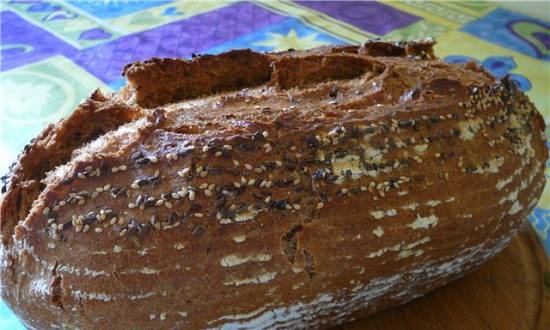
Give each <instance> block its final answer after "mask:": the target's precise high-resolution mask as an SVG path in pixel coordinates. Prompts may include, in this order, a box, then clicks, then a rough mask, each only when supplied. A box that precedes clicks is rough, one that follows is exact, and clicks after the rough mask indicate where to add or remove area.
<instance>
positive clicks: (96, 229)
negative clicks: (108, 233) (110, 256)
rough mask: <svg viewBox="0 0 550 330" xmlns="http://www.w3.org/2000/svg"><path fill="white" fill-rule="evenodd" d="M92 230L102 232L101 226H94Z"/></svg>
mask: <svg viewBox="0 0 550 330" xmlns="http://www.w3.org/2000/svg"><path fill="white" fill-rule="evenodd" d="M94 231H95V232H96V233H102V232H103V228H101V227H96V228H95V229H94Z"/></svg>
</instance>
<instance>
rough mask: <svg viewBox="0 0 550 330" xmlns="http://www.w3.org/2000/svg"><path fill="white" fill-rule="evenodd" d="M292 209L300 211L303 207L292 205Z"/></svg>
mask: <svg viewBox="0 0 550 330" xmlns="http://www.w3.org/2000/svg"><path fill="white" fill-rule="evenodd" d="M292 207H294V209H296V210H299V209H301V208H302V207H301V206H300V204H292Z"/></svg>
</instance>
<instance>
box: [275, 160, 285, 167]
mask: <svg viewBox="0 0 550 330" xmlns="http://www.w3.org/2000/svg"><path fill="white" fill-rule="evenodd" d="M275 165H277V166H278V167H281V166H283V162H282V161H280V160H276V161H275Z"/></svg>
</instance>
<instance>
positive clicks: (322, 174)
mask: <svg viewBox="0 0 550 330" xmlns="http://www.w3.org/2000/svg"><path fill="white" fill-rule="evenodd" d="M325 175H326V172H325V171H324V169H319V170H317V171H315V173H313V179H314V180H317V181H319V180H322V179H324V178H325Z"/></svg>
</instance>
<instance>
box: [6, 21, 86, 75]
mask: <svg viewBox="0 0 550 330" xmlns="http://www.w3.org/2000/svg"><path fill="white" fill-rule="evenodd" d="M0 22H1V28H0V31H1V34H0V39H1V40H2V56H1V57H0V58H1V60H0V70H1V71H5V70H9V69H12V68H15V67H18V66H21V65H25V64H29V63H33V62H36V61H40V60H42V59H45V58H47V57H51V56H52V55H58V54H64V55H69V54H73V53H75V52H76V49H75V48H73V47H72V46H71V45H68V44H66V43H65V42H63V41H62V40H59V39H57V38H56V37H55V36H54V35H52V34H51V33H49V32H47V31H46V30H43V29H40V28H38V27H36V26H34V25H32V24H30V23H28V22H27V21H25V20H23V19H22V18H20V17H19V16H18V15H17V14H15V13H13V12H11V11H2V12H1V13H0Z"/></svg>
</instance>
